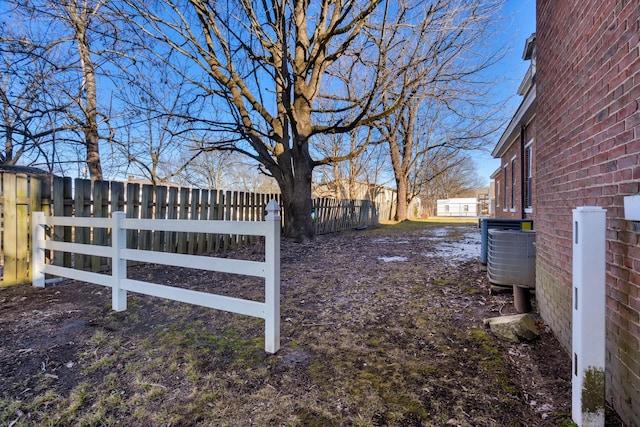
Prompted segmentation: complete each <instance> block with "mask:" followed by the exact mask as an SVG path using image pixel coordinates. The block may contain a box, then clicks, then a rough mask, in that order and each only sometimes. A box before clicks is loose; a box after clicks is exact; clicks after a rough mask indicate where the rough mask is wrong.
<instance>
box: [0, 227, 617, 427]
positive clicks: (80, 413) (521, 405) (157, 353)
mask: <svg viewBox="0 0 640 427" xmlns="http://www.w3.org/2000/svg"><path fill="white" fill-rule="evenodd" d="M478 247H479V238H478V230H477V228H476V227H474V226H471V225H433V224H427V223H403V224H398V225H393V226H382V227H380V228H376V229H368V230H363V231H353V232H346V233H341V234H333V235H328V236H320V237H318V238H317V239H316V240H315V241H313V242H311V243H308V244H296V243H292V242H288V241H284V242H283V243H282V250H281V265H282V274H281V279H282V288H281V289H282V291H281V292H282V299H281V320H282V331H281V342H282V348H281V350H280V351H279V352H278V353H277V354H275V355H270V354H267V353H265V352H264V350H263V348H264V338H263V333H264V326H263V322H262V321H260V320H259V319H253V318H249V317H246V316H241V315H235V314H230V313H226V312H222V311H216V310H211V309H206V308H202V307H197V306H189V305H186V304H182V303H177V302H171V301H166V300H162V299H158V298H153V297H147V296H143V295H136V294H131V293H130V294H129V300H128V309H127V311H124V312H120V313H117V312H114V311H112V310H111V308H110V302H111V294H110V290H109V289H108V288H104V287H100V286H98V285H90V284H84V283H79V282H75V281H70V280H67V281H62V282H58V283H55V284H49V285H48V286H47V287H46V288H45V289H36V288H32V287H31V286H27V285H22V286H15V287H11V288H4V289H0V425H3V426H10V427H14V426H27V425H29V426H31V425H38V426H40V425H56V426H67V425H78V426H80V425H95V426H98V425H99V426H102V425H126V426H132V425H141V426H147V425H148V426H160V425H163V426H191V425H198V426H218V425H221V426H223V425H224V426H249V425H256V426H263V425H274V426H342V425H345V426H387V425H388V426H449V425H451V426H531V427H535V426H570V425H572V424H571V421H570V415H571V407H570V405H571V362H570V359H569V356H568V355H567V353H566V352H565V351H564V350H562V349H561V348H560V346H559V344H558V342H557V341H556V340H555V338H554V337H553V335H552V334H551V333H550V331H549V330H548V328H547V327H546V326H545V325H544V323H543V322H542V321H541V320H540V318H539V317H537V316H536V315H535V313H534V314H533V316H534V319H536V321H537V322H538V325H539V331H540V334H541V335H540V338H539V339H537V340H535V341H533V342H529V343H521V344H512V343H506V342H502V341H499V340H498V339H496V337H494V336H493V335H492V334H491V333H490V332H489V331H488V330H486V329H485V327H484V325H483V319H485V318H488V317H495V316H500V315H506V314H513V313H515V310H514V309H513V305H512V297H511V295H510V294H504V293H502V294H496V293H493V294H492V293H490V287H489V283H488V281H487V279H486V275H485V273H484V272H483V271H482V270H481V269H480V266H479V262H478V254H479V249H478ZM261 251H262V248H261V246H260V245H259V244H257V245H255V246H252V247H248V248H244V249H239V250H236V251H234V253H233V256H234V257H240V258H245V259H261V258H262V257H263V254H262V252H261ZM129 276H130V277H134V278H138V279H143V280H149V281H154V282H156V283H163V284H172V285H175V286H181V287H187V288H191V289H198V290H207V291H209V292H215V293H220V294H223V295H231V296H236V297H243V298H252V299H256V300H260V299H261V298H262V297H261V295H262V292H263V286H262V282H261V281H260V280H258V279H251V278H244V277H238V276H230V275H225V274H212V273H207V272H202V271H195V270H185V269H175V268H169V267H161V266H155V265H147V266H138V267H132V268H130V269H129ZM534 310H535V305H534ZM607 419H608V421H607V425H608V426H618V425H621V424H620V423H619V421H617V419H616V417H615V414H614V413H611V414H609V415H608V418H607Z"/></svg>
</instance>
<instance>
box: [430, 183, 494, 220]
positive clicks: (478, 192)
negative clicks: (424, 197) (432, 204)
mask: <svg viewBox="0 0 640 427" xmlns="http://www.w3.org/2000/svg"><path fill="white" fill-rule="evenodd" d="M490 192H491V189H490V188H487V187H485V188H472V189H470V190H466V191H464V192H462V193H460V194H456V195H455V196H454V197H452V198H448V199H437V200H436V215H437V216H451V217H454V216H455V217H466V216H468V217H477V216H487V215H489V212H490V204H489V197H490Z"/></svg>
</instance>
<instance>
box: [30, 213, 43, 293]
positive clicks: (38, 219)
mask: <svg viewBox="0 0 640 427" xmlns="http://www.w3.org/2000/svg"><path fill="white" fill-rule="evenodd" d="M43 222H44V212H33V216H32V217H31V236H32V238H31V239H32V242H31V248H32V249H31V274H32V279H31V280H32V284H33V286H36V287H38V288H44V279H45V277H44V264H45V262H44V248H43V247H41V246H40V242H42V241H44V239H45V232H44V225H43Z"/></svg>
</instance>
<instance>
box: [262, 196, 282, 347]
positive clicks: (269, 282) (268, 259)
mask: <svg viewBox="0 0 640 427" xmlns="http://www.w3.org/2000/svg"><path fill="white" fill-rule="evenodd" d="M266 210H267V216H266V217H265V221H266V223H267V224H266V227H267V232H266V233H265V241H264V252H265V286H264V293H265V295H264V304H265V313H264V315H265V316H264V320H265V323H264V350H265V351H266V352H267V353H275V352H277V351H278V350H279V349H280V206H279V205H278V202H276V201H275V200H271V201H270V202H269V203H268V204H267V207H266Z"/></svg>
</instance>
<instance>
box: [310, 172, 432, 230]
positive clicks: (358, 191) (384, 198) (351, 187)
mask: <svg viewBox="0 0 640 427" xmlns="http://www.w3.org/2000/svg"><path fill="white" fill-rule="evenodd" d="M313 197H319V198H324V197H326V198H330V199H340V200H344V199H351V200H371V201H373V202H374V203H375V205H376V207H377V208H378V214H379V217H380V219H381V220H385V221H386V220H391V219H392V218H393V216H394V215H395V207H396V206H395V205H396V198H397V192H396V190H395V189H393V188H389V187H385V186H382V185H377V184H370V183H368V182H364V181H352V182H350V181H349V180H346V179H343V180H338V181H329V182H324V183H321V184H317V185H314V187H313ZM419 208H420V200H416V201H414V202H413V203H412V204H411V206H409V213H410V214H411V213H413V212H414V211H415V210H416V209H418V210H419Z"/></svg>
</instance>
